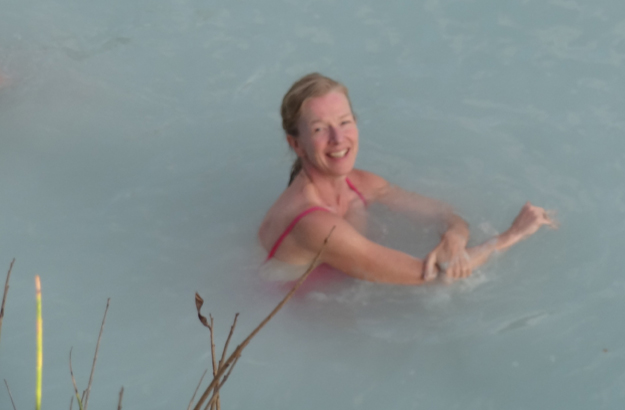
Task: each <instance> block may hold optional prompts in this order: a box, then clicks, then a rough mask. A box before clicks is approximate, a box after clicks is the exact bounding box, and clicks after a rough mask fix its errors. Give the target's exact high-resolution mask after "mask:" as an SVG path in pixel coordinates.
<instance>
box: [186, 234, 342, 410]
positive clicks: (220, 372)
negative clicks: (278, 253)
mask: <svg viewBox="0 0 625 410" xmlns="http://www.w3.org/2000/svg"><path fill="white" fill-rule="evenodd" d="M332 232H334V227H332V229H331V230H330V233H329V234H328V236H327V237H326V238H325V240H324V241H323V244H322V245H321V249H319V252H317V255H315V258H314V259H313V260H312V262H311V263H310V265H309V266H308V269H306V272H304V274H303V275H302V276H301V277H300V278H299V280H298V281H297V283H296V284H295V286H293V288H292V289H291V290H290V291H289V293H287V294H286V296H285V297H284V299H282V301H281V302H280V303H278V305H277V306H276V307H275V308H274V309H273V310H272V311H271V313H270V314H269V315H268V316H267V317H266V318H265V319H264V320H263V321H262V322H260V324H259V325H258V326H256V329H254V330H253V331H252V333H250V334H249V336H248V337H247V338H246V339H245V340H244V341H243V342H242V343H241V344H240V345H238V346H237V348H236V349H235V350H234V352H233V353H232V354H231V355H230V357H228V360H226V361H225V362H224V365H223V367H220V368H219V370H218V371H217V374H216V375H215V377H214V378H213V381H212V382H211V383H210V384H209V385H208V387H207V388H206V390H205V391H204V393H203V394H202V397H200V400H199V401H198V402H197V404H196V405H195V407H194V410H201V408H202V404H203V403H204V401H206V399H207V398H208V396H209V395H210V393H211V391H212V390H213V389H214V388H215V387H216V386H217V387H219V386H218V383H219V379H220V378H221V376H223V375H224V373H226V370H227V369H228V367H229V366H230V364H232V362H234V361H235V360H236V359H237V358H238V357H239V356H241V352H242V351H243V349H244V348H245V347H246V346H247V345H248V344H249V343H250V341H251V340H252V338H253V337H254V336H256V334H257V333H258V332H259V331H260V329H262V328H263V327H264V326H265V325H266V324H267V322H269V321H270V320H271V318H272V317H274V316H275V315H276V313H278V311H279V310H280V309H282V306H284V305H285V304H286V302H288V301H289V299H291V297H293V294H294V293H295V292H296V291H297V289H299V287H300V286H302V283H304V281H305V280H306V278H308V276H309V275H310V273H311V272H312V271H313V269H314V268H315V266H316V264H317V261H318V260H319V257H320V256H321V252H323V249H324V248H325V246H326V245H327V243H328V239H330V236H331V235H332Z"/></svg>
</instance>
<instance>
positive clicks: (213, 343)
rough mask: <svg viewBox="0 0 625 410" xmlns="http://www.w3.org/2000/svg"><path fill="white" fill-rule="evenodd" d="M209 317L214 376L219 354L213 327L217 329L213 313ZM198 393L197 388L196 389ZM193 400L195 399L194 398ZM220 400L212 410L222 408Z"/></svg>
mask: <svg viewBox="0 0 625 410" xmlns="http://www.w3.org/2000/svg"><path fill="white" fill-rule="evenodd" d="M208 317H209V318H210V321H211V327H210V328H209V329H210V335H211V360H212V362H213V377H215V375H216V374H217V354H216V353H215V338H214V337H213V329H215V321H214V320H213V315H211V314H209V315H208ZM198 387H199V386H198ZM196 393H197V390H196ZM192 401H193V400H192ZM192 405H193V403H190V404H189V406H192ZM218 406H219V402H217V403H215V404H214V405H213V407H211V408H212V410H220V409H219V408H218Z"/></svg>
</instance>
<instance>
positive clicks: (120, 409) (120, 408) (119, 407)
mask: <svg viewBox="0 0 625 410" xmlns="http://www.w3.org/2000/svg"><path fill="white" fill-rule="evenodd" d="M123 398H124V386H122V389H121V390H120V391H119V403H118V404H117V410H122V399H123Z"/></svg>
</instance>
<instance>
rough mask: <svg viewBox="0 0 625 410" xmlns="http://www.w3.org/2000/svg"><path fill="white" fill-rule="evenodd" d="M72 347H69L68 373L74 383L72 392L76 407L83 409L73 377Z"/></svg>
mask: <svg viewBox="0 0 625 410" xmlns="http://www.w3.org/2000/svg"><path fill="white" fill-rule="evenodd" d="M72 349H73V347H71V348H70V349H69V374H70V375H71V376H72V384H73V385H74V393H75V394H76V401H77V402H78V408H79V409H80V410H83V408H82V400H80V395H79V394H78V386H77V385H76V379H75V378H74V369H72Z"/></svg>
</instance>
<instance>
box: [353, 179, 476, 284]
mask: <svg viewBox="0 0 625 410" xmlns="http://www.w3.org/2000/svg"><path fill="white" fill-rule="evenodd" d="M354 174H355V175H354V176H353V177H352V178H357V179H358V182H359V183H360V184H361V186H362V187H363V190H364V191H365V196H368V199H369V200H371V201H375V202H380V203H382V204H384V205H386V206H388V207H389V208H390V209H392V210H394V211H397V212H400V213H403V214H405V215H408V216H412V217H414V218H424V217H425V218H429V219H433V220H437V221H441V222H443V223H445V224H446V228H445V232H444V233H443V235H442V236H441V241H440V243H439V244H438V245H437V246H436V247H435V248H434V249H433V250H432V251H431V252H430V253H429V254H428V255H427V257H426V258H425V266H426V276H427V277H431V276H435V275H436V271H435V270H433V268H432V267H433V266H436V265H437V264H445V265H446V266H448V268H447V272H448V274H449V275H450V276H452V277H466V276H468V275H470V274H471V269H472V268H471V264H470V263H469V262H468V259H466V258H465V257H464V255H465V248H466V246H467V241H468V240H469V226H468V224H467V223H466V222H465V221H464V219H462V218H461V217H460V216H458V215H457V214H456V213H454V210H453V208H452V207H451V205H449V204H447V203H445V202H443V201H439V200H436V199H433V198H428V197H426V196H423V195H419V194H417V193H414V192H410V191H406V190H404V189H402V188H400V187H398V186H395V185H392V184H390V183H389V182H388V181H386V180H385V179H384V178H382V177H380V176H378V175H375V174H373V173H370V172H367V171H362V170H357V171H355V172H354Z"/></svg>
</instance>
